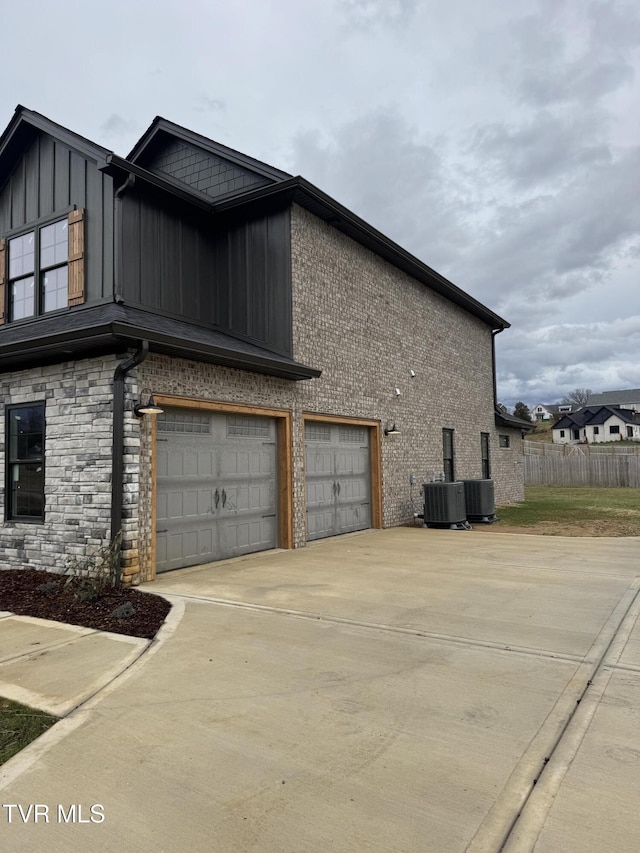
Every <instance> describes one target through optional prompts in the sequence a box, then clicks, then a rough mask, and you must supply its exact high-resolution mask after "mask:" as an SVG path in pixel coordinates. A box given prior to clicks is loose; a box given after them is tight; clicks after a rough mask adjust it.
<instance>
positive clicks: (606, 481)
mask: <svg viewBox="0 0 640 853" xmlns="http://www.w3.org/2000/svg"><path fill="white" fill-rule="evenodd" d="M524 482H525V484H526V485H527V486H608V487H614V488H615V487H616V486H631V487H633V488H640V446H638V447H629V446H623V447H616V446H615V445H605V446H601V447H597V446H596V445H584V444H571V445H566V444H565V445H560V444H556V445H554V444H543V443H542V442H540V443H539V444H534V443H533V442H529V441H525V442H524Z"/></svg>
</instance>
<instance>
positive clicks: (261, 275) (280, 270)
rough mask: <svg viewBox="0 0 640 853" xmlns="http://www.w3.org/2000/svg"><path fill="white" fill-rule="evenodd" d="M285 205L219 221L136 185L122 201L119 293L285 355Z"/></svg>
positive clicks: (287, 238) (287, 293)
mask: <svg viewBox="0 0 640 853" xmlns="http://www.w3.org/2000/svg"><path fill="white" fill-rule="evenodd" d="M290 239H291V236H290V223H289V211H288V209H285V210H282V211H280V212H278V213H271V214H269V215H265V216H259V217H256V218H255V219H252V220H250V221H248V222H237V223H225V224H223V223H222V221H221V220H219V219H217V218H215V217H213V216H208V215H207V214H200V213H199V212H198V213H194V212H193V211H192V210H189V209H187V208H186V207H185V206H183V205H181V204H180V203H179V202H177V201H176V202H174V203H172V205H171V207H169V206H168V205H167V203H166V198H165V197H162V196H160V195H158V194H156V193H153V192H152V191H148V190H142V189H140V188H139V187H135V188H134V189H133V190H131V191H129V192H128V193H126V195H125V196H124V197H123V200H122V246H123V264H122V272H123V284H124V291H123V295H124V299H125V303H126V304H128V305H135V306H137V307H141V308H150V309H152V310H156V311H159V312H161V313H163V314H168V315H171V316H175V317H176V318H179V319H184V320H187V321H189V320H191V321H195V322H198V323H200V324H204V325H208V326H211V327H213V328H216V329H219V330H220V331H223V332H230V333H231V334H233V335H235V336H237V337H240V338H243V339H246V340H249V341H252V342H255V343H258V344H259V345H261V346H263V347H265V348H266V349H270V350H272V351H274V352H278V353H281V354H283V355H291V350H292V345H291V267H290V260H289V259H290Z"/></svg>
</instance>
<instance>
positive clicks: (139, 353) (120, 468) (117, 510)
mask: <svg viewBox="0 0 640 853" xmlns="http://www.w3.org/2000/svg"><path fill="white" fill-rule="evenodd" d="M148 354H149V341H140V344H139V346H138V349H137V350H136V351H135V352H134V354H133V355H132V356H129V358H127V359H126V360H125V361H121V362H120V364H118V366H117V367H116V369H115V373H114V374H113V450H112V456H111V466H112V467H111V544H112V546H113V545H114V543H115V542H116V540H117V537H118V534H119V533H120V531H121V530H122V505H123V494H122V493H123V487H124V483H123V473H124V378H125V376H126V375H127V373H129V372H130V371H131V370H133V368H134V367H136V366H137V365H138V364H142V362H143V361H144V360H145V358H146V357H147V356H148Z"/></svg>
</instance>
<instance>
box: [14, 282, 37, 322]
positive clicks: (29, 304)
mask: <svg viewBox="0 0 640 853" xmlns="http://www.w3.org/2000/svg"><path fill="white" fill-rule="evenodd" d="M33 285H34V279H33V276H32V275H30V276H29V277H28V278H21V279H20V280H19V281H14V282H13V284H12V285H11V319H12V320H21V319H22V318H23V317H33V312H34V310H35V309H34V301H33V296H34V287H33Z"/></svg>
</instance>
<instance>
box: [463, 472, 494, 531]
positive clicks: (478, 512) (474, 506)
mask: <svg viewBox="0 0 640 853" xmlns="http://www.w3.org/2000/svg"><path fill="white" fill-rule="evenodd" d="M462 482H463V483H464V500H465V505H466V507H467V518H468V519H469V521H479V522H483V523H484V524H491V523H493V522H494V521H499V520H500V519H499V518H498V516H497V515H496V498H495V493H494V488H493V480H463V481H462Z"/></svg>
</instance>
